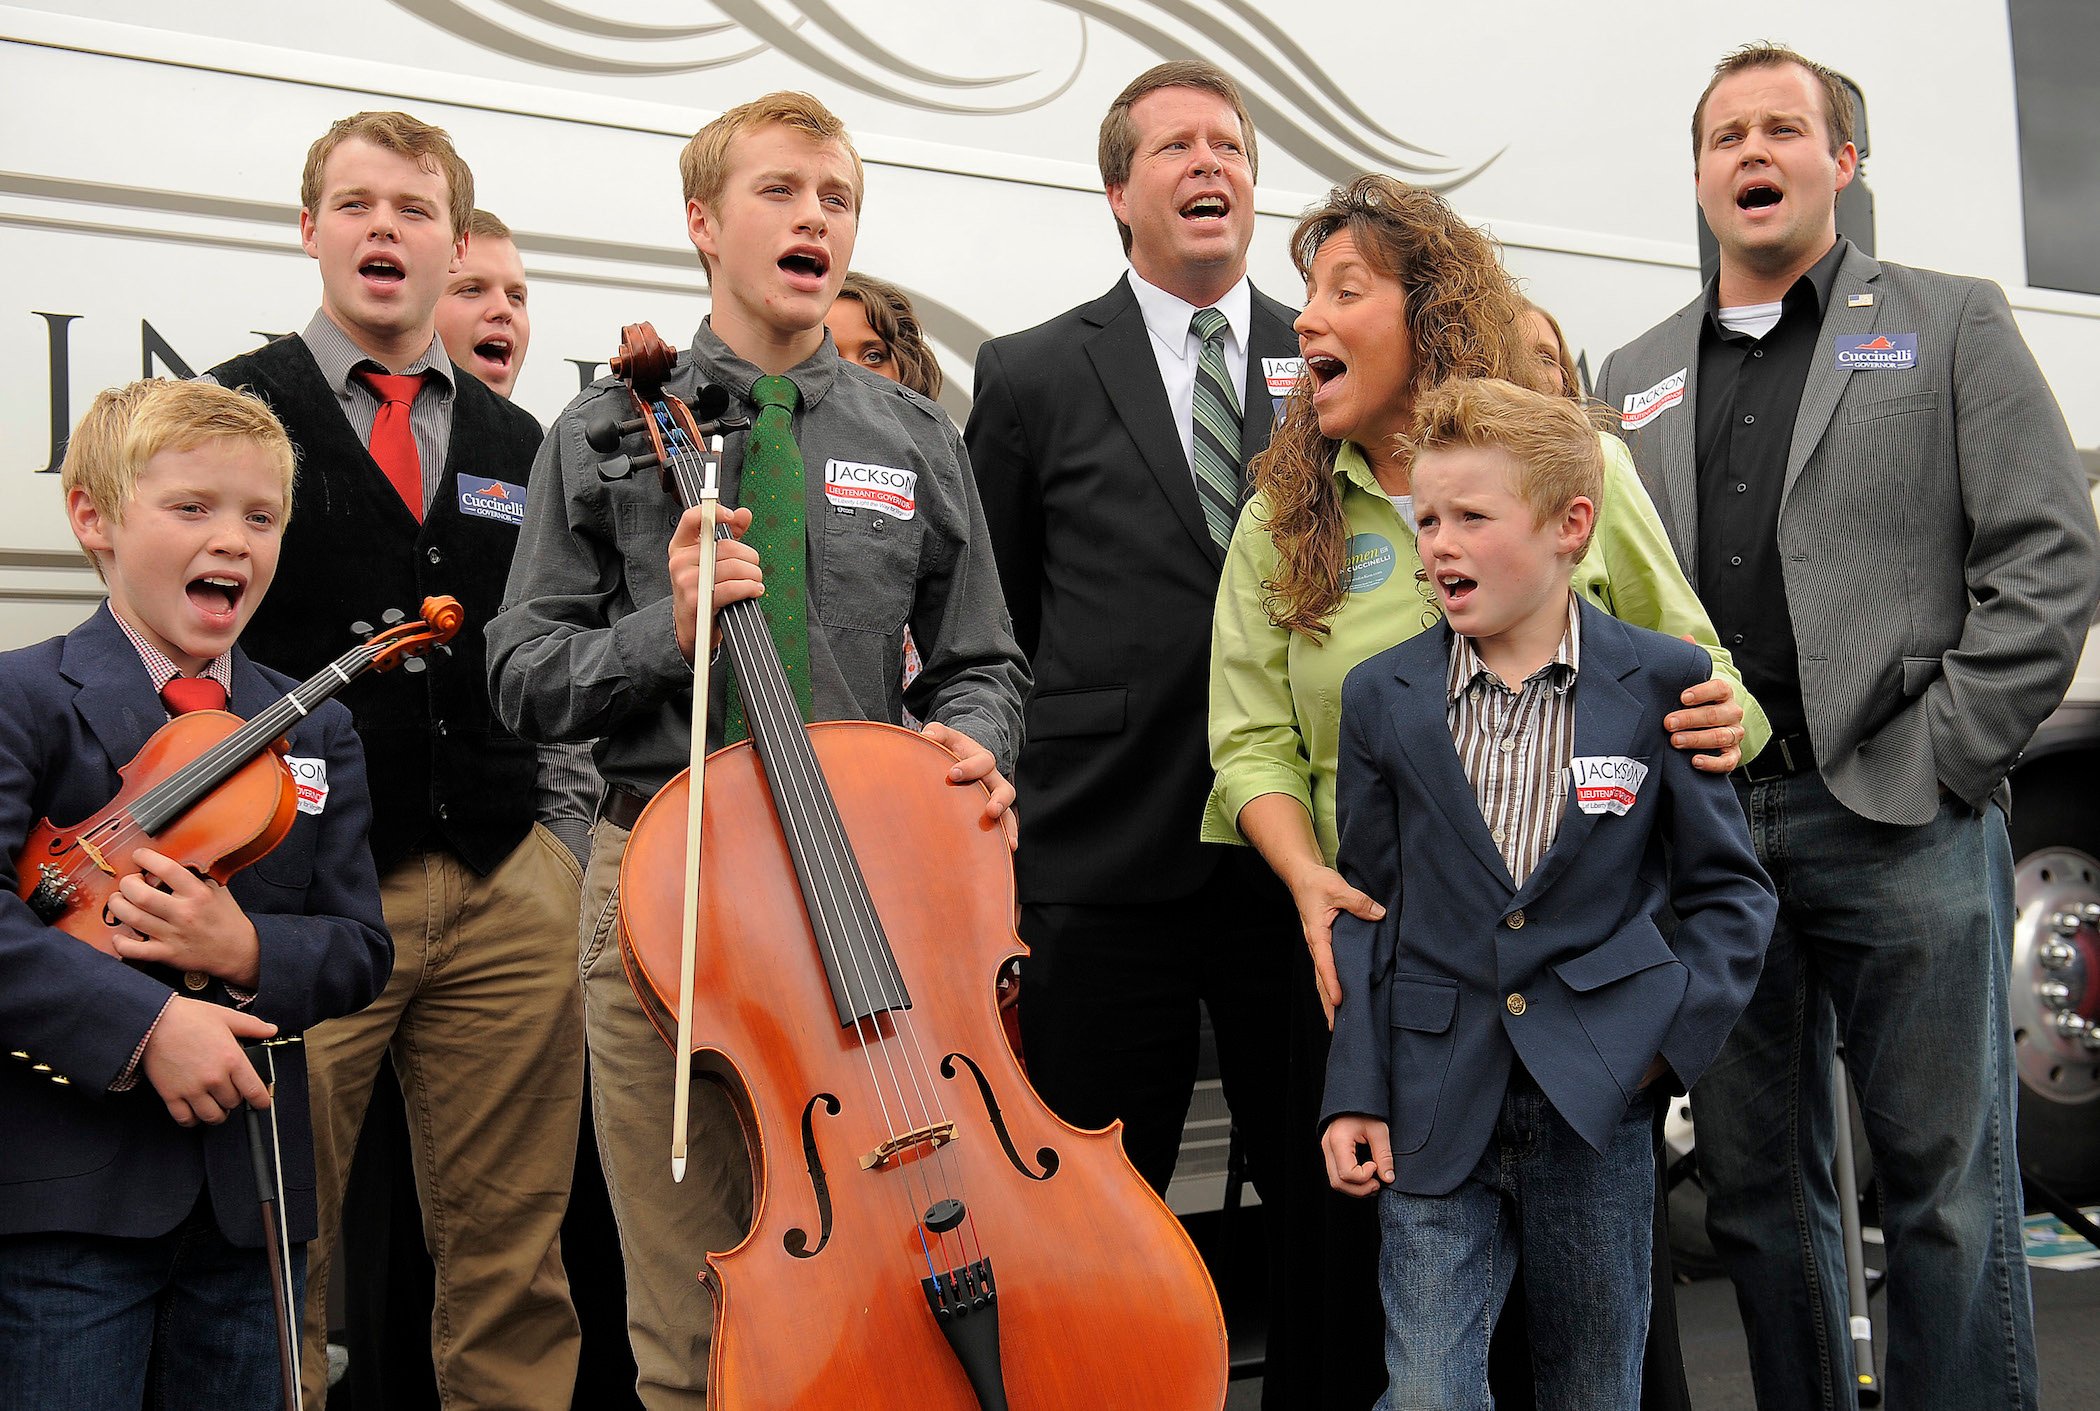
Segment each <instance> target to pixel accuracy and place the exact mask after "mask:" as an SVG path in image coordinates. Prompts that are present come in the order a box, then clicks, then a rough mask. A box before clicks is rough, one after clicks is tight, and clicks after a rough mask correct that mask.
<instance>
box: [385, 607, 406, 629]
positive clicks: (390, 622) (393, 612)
mask: <svg viewBox="0 0 2100 1411" xmlns="http://www.w3.org/2000/svg"><path fill="white" fill-rule="evenodd" d="M379 620H380V621H381V622H384V623H385V624H386V625H387V626H389V627H399V626H400V625H401V624H402V623H403V622H406V621H407V620H408V614H407V613H405V612H403V611H401V609H399V608H388V609H387V610H386V611H385V612H383V613H381V614H379Z"/></svg>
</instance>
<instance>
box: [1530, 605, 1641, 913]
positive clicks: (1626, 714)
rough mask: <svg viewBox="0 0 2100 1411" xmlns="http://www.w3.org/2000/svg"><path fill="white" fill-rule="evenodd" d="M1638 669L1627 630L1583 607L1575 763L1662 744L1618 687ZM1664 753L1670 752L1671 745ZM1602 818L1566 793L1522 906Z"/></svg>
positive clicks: (1562, 869) (1628, 694) (1637, 707)
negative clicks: (1549, 843) (1653, 742)
mask: <svg viewBox="0 0 2100 1411" xmlns="http://www.w3.org/2000/svg"><path fill="white" fill-rule="evenodd" d="M1639 669H1640V659H1639V658H1638V657H1636V656H1635V655H1634V653H1633V644H1632V643H1631V642H1630V641H1628V640H1627V637H1626V629H1625V628H1624V627H1622V626H1621V625H1620V624H1619V621H1618V619H1616V618H1614V617H1611V616H1609V615H1608V614H1606V613H1604V612H1602V611H1600V610H1599V609H1597V608H1594V607H1591V606H1590V605H1589V604H1587V603H1585V604H1583V607H1582V667H1581V670H1580V671H1579V673H1578V674H1577V675H1576V678H1575V757H1576V758H1578V759H1581V758H1585V757H1589V756H1595V755H1625V754H1631V753H1632V752H1633V749H1634V746H1635V745H1636V744H1637V743H1639V742H1641V741H1643V740H1651V739H1656V738H1659V731H1658V730H1656V729H1652V728H1646V727H1647V725H1648V721H1647V710H1646V708H1645V707H1643V706H1642V705H1641V703H1640V702H1639V701H1638V700H1636V699H1635V698H1634V696H1633V693H1632V692H1630V691H1628V690H1627V689H1626V687H1625V686H1624V685H1622V684H1620V683H1621V682H1623V681H1624V680H1625V678H1626V677H1628V676H1630V675H1632V674H1633V673H1634V672H1635V671H1638V670H1639ZM1656 724H1657V725H1659V724H1660V722H1656ZM1644 729H1645V733H1644ZM1662 747H1663V748H1665V749H1667V748H1669V743H1668V741H1664V742H1663V745H1662ZM1603 816H1604V815H1602V814H1597V813H1584V812H1583V811H1582V809H1581V807H1580V806H1579V805H1578V804H1577V802H1576V799H1575V791H1574V790H1573V789H1572V788H1571V789H1569V790H1568V802H1567V806H1566V808H1565V809H1564V810H1563V812H1562V813H1561V819H1560V828H1559V830H1558V831H1557V832H1555V834H1554V835H1553V846H1552V847H1550V848H1548V849H1546V855H1545V856H1544V857H1542V858H1540V859H1539V865H1538V866H1537V867H1534V868H1533V869H1532V870H1531V875H1530V876H1529V877H1526V878H1525V879H1524V887H1523V890H1522V891H1521V892H1520V893H1519V894H1518V896H1517V904H1518V905H1519V906H1522V905H1524V904H1526V903H1528V902H1529V901H1530V900H1531V898H1533V897H1536V896H1539V895H1541V894H1543V893H1544V892H1545V890H1546V889H1547V888H1548V887H1551V886H1552V885H1553V883H1554V881H1555V880H1556V879H1557V878H1558V877H1559V876H1560V874H1561V873H1563V872H1565V871H1566V870H1567V867H1568V863H1569V861H1570V859H1572V858H1573V857H1574V856H1575V855H1576V854H1577V853H1579V852H1581V851H1582V845H1583V844H1584V843H1585V842H1587V841H1588V840H1589V836H1590V830H1591V829H1593V828H1595V827H1596V826H1597V820H1598V819H1599V818H1601V817H1603Z"/></svg>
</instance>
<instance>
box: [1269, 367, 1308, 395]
mask: <svg viewBox="0 0 2100 1411" xmlns="http://www.w3.org/2000/svg"><path fill="white" fill-rule="evenodd" d="M1261 375H1262V379H1263V380H1264V381H1266V382H1267V383H1268V384H1269V395H1270V396H1271V397H1288V396H1289V395H1290V394H1291V389H1292V388H1293V387H1296V386H1297V385H1298V379H1299V378H1300V377H1303V376H1304V375H1305V359H1303V358H1263V359H1262V360H1261Z"/></svg>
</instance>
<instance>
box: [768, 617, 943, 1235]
mask: <svg viewBox="0 0 2100 1411" xmlns="http://www.w3.org/2000/svg"><path fill="white" fill-rule="evenodd" d="M753 665H754V666H755V667H756V669H757V671H758V672H759V673H762V675H763V678H764V679H763V680H761V681H758V682H751V683H746V684H747V686H748V687H749V688H750V689H749V690H748V691H747V694H751V695H754V696H757V695H758V694H760V692H761V691H762V690H763V691H764V692H765V694H766V695H767V696H768V698H769V699H768V700H767V701H766V704H767V706H768V708H769V710H768V713H769V715H772V716H775V717H780V716H785V715H786V714H787V707H786V702H787V700H789V699H791V695H790V693H789V688H788V687H787V683H786V679H785V676H784V674H778V675H776V674H775V673H777V672H778V671H779V666H778V662H777V659H773V658H771V657H770V656H768V655H767V654H763V653H761V654H760V659H759V660H758V661H757V662H755V663H753ZM774 706H778V710H777V711H775V710H772V709H771V707H774ZM793 718H794V730H795V734H796V736H797V737H799V739H800V741H801V742H802V746H803V748H801V749H797V748H793V747H790V748H789V749H788V750H786V751H785V753H786V754H787V755H788V756H789V758H788V759H787V761H786V763H787V765H788V767H789V768H790V769H791V770H792V771H794V772H795V774H796V776H797V777H796V778H795V779H794V780H793V782H794V783H796V784H798V785H800V786H801V788H802V791H803V792H804V793H805V794H806V795H807V797H808V798H809V800H810V801H811V803H810V812H811V813H812V814H813V815H814V821H815V823H816V825H817V826H816V828H815V830H811V829H810V828H809V827H808V824H809V822H810V821H811V820H809V819H806V818H798V819H796V820H795V822H796V823H797V824H799V825H801V829H802V832H803V835H804V838H805V841H806V843H807V844H809V845H811V853H812V856H813V859H815V860H818V861H821V862H822V863H824V864H825V865H826V870H827V873H828V874H829V875H826V876H824V877H822V878H821V879H820V880H822V881H823V882H824V884H825V888H826V891H827V894H828V897H829V900H830V904H831V908H832V909H834V910H838V909H840V902H841V900H843V902H844V907H845V908H846V909H849V910H850V912H851V915H850V916H842V917H841V920H843V921H850V922H851V925H850V926H848V927H842V928H841V930H840V937H841V940H842V941H844V942H846V943H847V944H848V945H849V948H850V951H851V954H852V958H853V961H854V965H855V970H856V972H857V973H858V975H859V977H860V980H861V989H862V998H863V1000H870V999H872V983H871V982H870V981H869V980H868V978H867V972H868V971H869V970H878V971H879V970H880V969H881V968H882V964H881V961H880V960H879V959H878V958H877V956H876V951H877V948H878V947H881V948H882V949H883V950H885V951H887V947H886V946H884V945H883V943H882V940H881V929H880V921H879V918H878V917H877V916H876V914H875V912H874V908H873V901H872V898H871V897H870V896H869V895H868V892H867V888H866V884H865V882H864V881H862V880H861V879H858V878H857V877H855V876H854V875H852V873H851V872H850V871H849V870H848V863H847V861H846V859H850V858H851V857H852V850H851V845H850V842H849V841H848V840H847V839H846V838H845V836H844V833H843V822H842V820H841V819H840V818H839V817H838V814H837V811H836V808H835V806H834V807H831V808H823V807H822V806H821V805H822V804H823V803H824V799H823V796H822V792H821V789H819V788H818V787H816V786H815V785H813V783H812V781H811V780H810V779H809V778H808V777H807V774H808V771H810V770H811V769H813V768H814V767H815V763H816V762H815V756H814V754H813V753H809V754H806V755H805V753H804V750H806V748H807V743H806V741H807V737H806V736H803V735H802V734H801V730H800V726H801V720H800V712H799V710H798V711H795V712H793ZM819 849H821V851H819ZM856 884H857V885H856ZM864 958H865V963H864ZM890 969H891V973H895V971H894V961H892V965H891V967H890ZM841 978H842V982H843V980H844V976H843V975H842V977H841ZM863 1007H865V1006H863ZM890 1013H891V1016H892V1025H893V1027H894V1029H895V1030H896V1031H897V1032H898V1034H899V1036H900V1037H902V1038H903V1039H904V1040H905V1041H906V1044H907V1045H908V1049H907V1052H906V1054H905V1063H904V1068H905V1072H906V1073H907V1074H908V1075H909V1077H910V1079H911V1085H912V1088H913V1089H914V1090H915V1091H916V1095H917V1098H918V1107H919V1110H920V1112H921V1114H922V1118H923V1120H922V1123H921V1125H922V1126H930V1125H931V1124H932V1119H933V1117H934V1115H935V1113H936V1112H938V1113H939V1115H940V1117H941V1118H942V1119H943V1120H946V1116H947V1114H946V1112H945V1110H944V1109H942V1108H940V1107H939V1104H938V1103H937V1102H936V1100H934V1099H932V1098H929V1096H928V1088H929V1087H932V1086H933V1083H932V1078H931V1075H930V1071H922V1070H926V1069H927V1065H926V1060H925V1050H924V1047H923V1045H922V1044H921V1043H920V1041H919V1038H918V1026H917V1024H916V1023H915V1022H914V1020H913V1017H912V1015H911V1014H910V1012H909V1011H908V1010H907V1011H903V1012H899V1011H896V1010H892V1011H890ZM883 1047H884V1055H885V1062H886V1063H887V1064H888V1066H889V1067H890V1070H891V1074H892V1078H893V1081H897V1082H898V1087H899V1101H900V1105H901V1106H903V1108H904V1110H905V1112H906V1115H907V1117H909V1116H910V1112H911V1103H910V1101H909V1096H910V1095H908V1094H906V1093H904V1092H903V1090H902V1082H901V1080H897V1079H896V1067H897V1065H896V1060H895V1058H894V1057H892V1056H891V1055H890V1052H889V1048H890V1046H889V1044H888V1042H887V1041H884V1044H883ZM914 1058H916V1062H914V1061H913V1059H914ZM936 1091H938V1089H936ZM892 1135H893V1136H895V1135H897V1134H896V1133H895V1132H893V1133H892ZM930 1154H931V1156H932V1158H933V1164H934V1165H935V1166H936V1167H937V1168H939V1172H940V1175H941V1183H942V1185H943V1187H945V1188H946V1191H947V1193H949V1194H951V1195H958V1196H959V1191H960V1189H961V1182H960V1178H959V1173H958V1172H957V1171H956V1170H955V1166H956V1165H957V1164H959V1163H957V1162H956V1161H955V1160H954V1158H953V1157H952V1156H951V1154H950V1153H949V1152H948V1151H947V1150H946V1149H945V1143H938V1142H937V1143H935V1144H934V1145H933V1150H932V1152H931V1153H930ZM929 1179H930V1177H929ZM929 1190H930V1187H929ZM964 1208H965V1209H966V1210H967V1209H968V1207H967V1205H965V1207H964ZM974 1234H975V1227H974V1221H973V1222H972V1226H971V1231H970V1235H965V1236H961V1237H960V1240H961V1243H962V1244H963V1246H964V1251H965V1254H966V1255H967V1253H968V1246H969V1244H970V1243H971V1236H974ZM943 1243H944V1247H945V1240H944V1242H943ZM980 1252H981V1251H980ZM963 1262H968V1260H967V1258H966V1259H965V1260H964V1261H963Z"/></svg>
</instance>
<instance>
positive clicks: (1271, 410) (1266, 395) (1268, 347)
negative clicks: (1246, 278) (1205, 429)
mask: <svg viewBox="0 0 2100 1411" xmlns="http://www.w3.org/2000/svg"><path fill="white" fill-rule="evenodd" d="M1248 293H1249V294H1250V296H1251V307H1252V309H1253V315H1252V317H1251V318H1250V319H1249V320H1248V322H1249V324H1250V330H1249V335H1248V338H1247V385H1246V387H1244V388H1243V389H1241V392H1240V407H1241V409H1242V410H1241V413H1240V503H1241V504H1242V505H1244V504H1246V503H1247V497H1248V495H1250V494H1251V493H1253V489H1254V477H1253V476H1252V475H1250V474H1248V472H1247V467H1248V466H1250V465H1252V464H1253V462H1254V458H1255V457H1256V456H1258V455H1260V454H1261V453H1262V452H1263V451H1265V450H1267V449H1268V447H1269V436H1270V433H1272V432H1273V431H1274V430H1275V429H1276V402H1277V398H1276V397H1275V396H1274V395H1273V394H1271V393H1270V391H1269V378H1268V371H1267V369H1266V368H1265V367H1264V366H1263V364H1262V360H1263V359H1265V358H1295V357H1297V356H1298V335H1297V334H1296V333H1294V332H1293V331H1292V330H1291V323H1290V320H1289V319H1288V318H1286V317H1284V315H1285V314H1287V313H1289V310H1288V309H1286V308H1284V306H1283V305H1281V304H1277V303H1275V302H1273V301H1272V300H1270V299H1269V298H1268V297H1267V296H1266V295H1264V294H1263V293H1262V292H1261V291H1260V290H1259V289H1256V288H1254V287H1253V286H1252V285H1249V286H1248Z"/></svg>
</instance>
